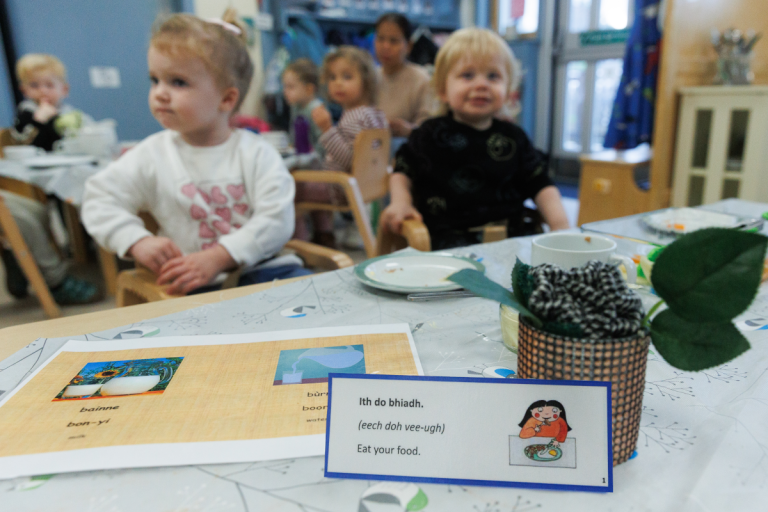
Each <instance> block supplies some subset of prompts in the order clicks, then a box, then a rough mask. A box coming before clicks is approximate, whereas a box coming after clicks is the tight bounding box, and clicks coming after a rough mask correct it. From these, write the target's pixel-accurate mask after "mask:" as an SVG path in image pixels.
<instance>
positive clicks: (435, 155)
mask: <svg viewBox="0 0 768 512" xmlns="http://www.w3.org/2000/svg"><path fill="white" fill-rule="evenodd" d="M513 70H514V56H513V55H512V51H511V50H510V49H509V46H507V44H506V43H505V42H504V40H503V39H501V37H499V36H498V35H497V34H495V33H494V32H491V31H490V30H486V29H479V28H466V29H461V30H457V31H456V32H454V33H453V34H452V35H451V36H450V37H449V38H448V40H447V41H446V42H445V44H444V45H443V47H442V48H441V49H440V52H439V53H438V55H437V60H436V64H435V74H434V88H435V91H436V93H437V97H438V98H439V99H440V102H441V104H442V114H443V115H442V116H440V117H436V118H434V119H429V120H427V121H425V122H424V123H423V124H422V125H421V126H420V127H419V128H417V129H415V130H414V131H413V132H412V134H411V136H410V137H409V139H408V142H407V143H406V144H404V145H403V146H402V147H401V148H400V149H399V151H398V152H397V155H396V162H395V169H394V170H395V172H394V173H393V174H392V176H391V177H390V194H391V197H392V202H391V204H390V205H389V206H388V207H387V208H386V209H385V210H384V211H383V212H382V215H381V222H382V226H384V228H385V229H389V230H390V231H392V232H394V233H400V229H401V227H402V222H403V220H405V219H418V220H423V222H424V223H425V224H426V226H427V228H428V229H429V234H430V237H431V240H432V249H445V248H449V247H457V246H462V245H469V244H473V243H478V242H480V238H479V236H480V235H481V233H477V232H474V231H470V228H473V227H477V226H482V225H484V224H487V223H489V222H493V221H499V220H504V219H507V220H508V227H507V229H508V234H509V236H515V234H516V233H515V232H514V228H515V226H516V225H519V224H520V219H521V216H522V212H523V202H524V201H525V200H526V199H527V198H532V199H533V200H534V202H535V203H536V206H537V207H538V209H539V211H540V212H541V214H542V216H543V217H544V221H545V222H546V223H547V224H549V227H550V228H551V229H552V230H558V229H565V228H568V219H567V217H566V214H565V210H564V208H563V205H562V202H561V200H560V193H559V191H558V190H557V188H555V186H554V185H553V184H552V181H551V180H550V179H549V177H548V176H547V169H546V166H545V161H544V159H543V158H542V157H541V156H540V154H539V152H538V151H537V150H536V149H535V148H534V147H533V145H532V144H531V141H530V140H529V139H528V137H527V136H526V134H525V132H523V130H522V129H520V128H519V127H517V126H515V125H513V124H511V123H509V122H506V121H501V120H499V119H496V118H495V116H496V115H497V114H498V113H499V112H500V111H501V110H502V108H503V107H504V105H505V103H506V102H507V101H508V100H509V98H510V95H511V93H512V92H513V91H512V90H511V86H512V84H513V83H514V82H515V77H514V75H513V73H514V71H513Z"/></svg>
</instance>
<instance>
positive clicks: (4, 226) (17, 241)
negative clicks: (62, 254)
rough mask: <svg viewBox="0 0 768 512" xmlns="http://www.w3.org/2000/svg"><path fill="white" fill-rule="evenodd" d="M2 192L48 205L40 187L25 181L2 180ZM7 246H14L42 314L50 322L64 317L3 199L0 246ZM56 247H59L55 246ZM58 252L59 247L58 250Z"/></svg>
mask: <svg viewBox="0 0 768 512" xmlns="http://www.w3.org/2000/svg"><path fill="white" fill-rule="evenodd" d="M0 190H7V191H8V192H13V193H15V194H19V195H21V196H24V197H28V198H30V199H34V200H36V201H40V202H41V203H45V202H46V196H45V192H43V191H42V190H41V189H40V188H39V187H36V186H34V185H30V184H29V183H24V182H23V181H19V180H15V179H13V178H5V177H2V176H0ZM2 242H5V243H7V244H8V245H10V246H11V250H12V251H13V254H14V256H15V257H16V261H18V263H19V266H20V267H21V270H22V272H24V276H25V277H26V278H27V281H29V284H31V285H32V289H33V290H34V291H35V295H37V299H38V300H39V301H40V305H41V306H42V307H43V311H45V314H46V315H48V317H50V318H58V317H60V316H61V310H60V309H59V306H58V305H57V304H56V301H55V300H54V299H53V296H52V295H51V291H50V290H49V289H48V285H47V284H46V282H45V279H44V278H43V274H42V273H41V272H40V268H38V266H37V263H36V262H35V258H34V257H33V256H32V253H31V252H30V250H29V247H28V246H27V243H26V242H25V241H24V237H23V236H22V234H21V230H20V229H19V226H18V225H17V224H16V221H15V220H14V218H13V215H11V211H10V210H9V209H8V206H6V204H5V201H3V198H2V197H0V243H2ZM53 245H54V247H56V244H53ZM57 249H58V247H57Z"/></svg>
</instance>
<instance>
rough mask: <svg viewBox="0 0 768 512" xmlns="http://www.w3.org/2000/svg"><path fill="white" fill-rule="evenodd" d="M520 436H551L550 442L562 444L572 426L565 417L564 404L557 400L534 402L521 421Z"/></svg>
mask: <svg viewBox="0 0 768 512" xmlns="http://www.w3.org/2000/svg"><path fill="white" fill-rule="evenodd" d="M520 427H522V430H521V431H520V437H521V438H522V439H528V438H531V437H551V438H552V441H550V443H549V444H551V445H552V446H560V443H562V442H564V441H565V438H566V437H567V436H568V431H569V430H571V427H570V426H568V421H567V420H566V419H565V409H564V408H563V404H561V403H560V402H558V401H557V400H538V401H536V402H533V403H532V404H531V405H530V406H529V407H528V409H527V410H526V411H525V416H524V417H523V421H521V422H520Z"/></svg>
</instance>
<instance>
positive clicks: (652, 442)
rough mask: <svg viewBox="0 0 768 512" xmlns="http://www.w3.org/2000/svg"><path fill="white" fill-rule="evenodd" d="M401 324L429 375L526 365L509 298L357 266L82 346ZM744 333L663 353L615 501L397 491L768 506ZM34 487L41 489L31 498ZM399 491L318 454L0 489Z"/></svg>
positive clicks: (30, 504) (268, 497) (758, 358)
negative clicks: (436, 296) (386, 279)
mask: <svg viewBox="0 0 768 512" xmlns="http://www.w3.org/2000/svg"><path fill="white" fill-rule="evenodd" d="M730 206H734V205H733V204H730ZM737 206H740V207H741V208H742V209H743V211H741V212H740V213H744V214H751V215H755V214H759V213H761V212H762V211H766V210H768V205H765V204H757V205H754V204H753V205H750V204H747V203H744V204H740V205H737ZM755 208H759V209H760V211H755ZM618 243H619V249H620V251H621V252H622V253H624V254H633V253H635V252H636V251H638V250H641V249H642V248H641V247H638V245H637V244H634V243H631V242H629V241H627V240H619V241H618ZM455 252H457V253H460V254H464V255H470V254H474V255H475V256H476V257H478V258H482V261H483V263H484V264H485V265H486V267H487V273H488V275H489V276H490V277H491V278H492V279H494V280H496V281H498V282H500V283H502V284H503V285H505V286H509V284H510V270H511V267H512V264H513V263H514V260H515V256H519V257H520V258H521V259H522V260H524V261H529V258H530V239H527V238H519V239H509V240H504V241H501V242H497V243H493V244H486V245H477V246H472V247H468V248H464V249H460V250H457V251H455ZM643 299H644V303H645V305H646V308H647V307H648V306H649V305H650V304H652V303H654V302H655V301H656V300H657V298H655V297H654V296H651V295H649V294H648V293H643ZM298 306H311V308H305V309H304V311H306V312H308V314H307V316H304V317H301V318H289V317H288V316H287V315H284V314H283V313H284V312H285V311H286V310H290V309H292V308H294V307H298ZM758 317H760V318H768V286H763V287H762V288H761V290H760V294H759V296H758V297H757V299H756V300H755V302H754V303H753V304H752V306H751V307H750V309H749V311H748V313H747V314H745V315H743V316H742V317H740V318H739V319H738V320H743V319H747V318H758ZM393 322H408V323H409V325H410V326H411V330H412V332H413V336H414V340H415V343H416V347H417V350H418V353H419V356H420V358H421V362H422V365H423V367H424V370H425V373H426V375H434V376H463V377H467V376H470V377H483V376H484V373H483V371H484V370H485V369H487V368H490V367H494V366H502V367H507V368H510V369H513V370H514V369H515V367H516V356H515V354H513V353H512V352H510V351H508V350H507V349H506V348H505V347H504V346H503V344H502V342H501V332H500V328H499V317H498V305H497V304H495V303H493V302H491V301H487V300H484V299H480V298H467V299H453V300H446V301H436V302H426V303H411V302H406V301H405V300H404V298H403V297H402V296H398V295H394V294H390V293H386V292H380V291H375V290H369V289H366V288H364V287H363V286H362V285H361V284H360V283H358V282H357V280H356V279H355V278H354V276H353V275H352V269H343V270H339V271H336V272H332V273H327V274H321V275H317V276H313V277H312V278H311V279H306V280H303V281H298V282H295V283H292V284H288V285H285V286H282V287H279V288H275V289H272V290H268V291H264V292H261V293H257V294H254V295H250V296H247V297H243V298H239V299H234V300H230V301H226V302H220V303H215V304H208V305H205V306H202V307H199V308H196V309H190V310H187V311H183V312H181V313H175V314H172V315H168V316H165V317H161V318H155V319H152V320H149V321H146V322H139V323H138V324H133V325H131V326H125V327H121V328H116V329H110V330H108V331H102V332H97V333H91V334H87V335H84V336H79V337H75V338H78V339H84V340H96V339H99V340H101V339H112V338H114V337H115V336H116V335H117V334H119V333H121V332H123V331H126V330H129V329H130V328H131V327H134V326H135V325H145V326H153V327H157V328H159V329H160V334H159V335H158V336H172V335H199V334H228V333H245V332H264V331H274V330H283V329H296V328H306V327H319V326H332V325H360V324H381V323H393ZM767 322H768V321H767ZM83 328H84V329H86V328H87V324H85V323H84V325H83ZM745 335H746V337H747V338H748V339H749V341H750V343H751V344H752V350H750V351H749V352H747V353H746V354H744V355H742V356H741V357H739V358H737V359H736V360H734V361H732V362H730V363H728V364H726V365H723V366H721V367H719V368H715V369H712V370H708V371H705V372H700V373H685V372H681V371H678V370H676V369H674V368H672V367H670V366H669V365H668V364H666V363H665V362H664V361H662V360H661V359H660V358H659V356H658V355H657V354H656V353H655V351H653V349H652V352H651V354H650V357H649V365H648V374H647V384H646V391H645V397H644V402H643V408H644V414H643V416H642V420H641V427H640V439H639V443H638V447H637V456H636V457H635V458H633V459H631V460H629V461H628V462H626V463H624V464H622V465H620V466H618V467H616V468H615V472H614V485H615V491H614V493H612V494H606V495H601V494H592V493H571V492H555V491H532V490H528V489H501V488H491V487H464V486H449V485H427V484H418V485H416V484H397V485H398V486H400V488H401V489H405V491H404V492H410V493H412V494H415V490H416V488H420V489H421V490H422V492H423V493H424V494H425V495H426V497H427V499H428V505H427V507H426V509H425V510H436V511H449V510H461V511H488V512H491V511H493V512H512V511H517V512H523V511H532V510H545V511H550V510H551V511H558V512H560V511H590V512H591V511H596V510H616V511H629V510H632V511H646V510H647V511H654V512H656V511H673V510H674V511H675V512H694V511H703V510H713V511H725V510H762V509H764V508H765V502H766V499H765V498H766V490H768V428H766V425H768V330H756V331H752V332H747V333H745ZM70 338H71V337H70ZM70 338H58V339H54V338H47V339H40V340H38V341H36V342H34V343H32V344H30V345H29V346H28V347H26V348H25V349H23V350H21V351H19V352H18V353H16V354H15V355H14V356H12V357H10V358H8V359H6V360H5V361H3V362H0V389H5V390H7V389H10V388H11V387H13V386H14V385H16V384H17V383H18V382H19V381H20V380H21V379H22V378H23V377H24V376H25V375H27V374H28V372H30V371H31V370H33V369H34V368H36V367H37V365H39V364H40V363H41V362H42V361H44V360H45V359H46V358H47V357H49V356H50V355H51V354H53V353H54V352H55V351H56V349H57V348H58V347H60V346H61V344H62V343H64V341H65V340H67V339H70ZM491 373H492V372H486V374H485V375H486V376H487V375H489V374H491ZM500 406H503V404H500ZM512 428H513V426H510V429H512ZM30 487H36V488H34V489H31V490H23V489H26V488H30ZM395 494H396V493H394V492H393V491H392V488H391V484H382V483H378V482H372V481H362V480H330V479H325V478H323V459H322V458H321V457H312V458H304V459H294V460H281V461H271V462H259V463H252V464H225V465H216V466H189V467H168V468H151V469H135V470H116V471H96V472H89V473H77V474H60V475H55V476H53V477H52V478H50V479H45V480H32V479H29V478H20V479H16V480H8V481H0V510H3V511H5V510H8V511H14V512H17V511H18V512H25V511H33V510H61V511H70V510H71V511H78V512H81V511H88V510H110V511H135V510H141V511H182V510H184V511H187V510H191V511H225V510H226V511H237V512H240V511H251V512H252V511H256V510H259V511H260V510H270V511H334V512H335V511H344V510H349V511H357V510H360V511H365V510H368V511H374V510H404V508H405V507H404V506H400V507H397V506H394V505H393V504H391V500H393V499H395V498H394V496H395ZM412 494H411V495H412ZM387 500H390V504H389V505H388V504H387Z"/></svg>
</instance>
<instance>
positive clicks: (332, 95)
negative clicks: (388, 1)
mask: <svg viewBox="0 0 768 512" xmlns="http://www.w3.org/2000/svg"><path fill="white" fill-rule="evenodd" d="M321 79H322V82H323V84H325V85H326V87H327V88H328V97H329V99H330V100H331V101H333V102H334V103H337V104H339V105H340V106H341V108H342V114H341V119H339V123H338V124H337V125H336V126H333V123H332V121H331V114H330V113H329V112H328V109H326V108H325V107H324V106H322V107H318V108H315V109H314V110H313V111H312V120H313V121H314V122H315V124H316V125H317V126H318V127H319V128H320V130H321V131H322V132H323V134H322V135H321V136H320V144H322V146H323V148H324V150H325V163H324V167H325V168H326V169H331V170H337V171H343V172H351V170H352V151H353V147H354V143H355V137H356V136H357V134H358V133H360V132H361V131H363V130H369V129H374V128H388V127H389V125H388V124H387V118H386V116H385V115H384V113H383V112H382V111H381V110H379V109H378V108H376V107H375V106H374V105H375V104H376V96H377V93H378V87H377V78H376V68H375V66H374V63H373V58H372V57H371V55H370V54H369V53H368V52H365V51H363V50H360V49H359V48H355V47H353V46H340V47H339V48H338V49H336V50H335V51H332V52H330V53H328V55H326V56H325V59H324V60H323V69H322V74H321ZM304 185H308V186H303V187H301V189H299V190H298V191H297V194H296V196H297V199H298V200H302V201H316V202H326V203H330V202H334V201H340V200H341V198H340V197H338V196H339V194H338V193H337V192H336V191H334V189H333V188H332V187H330V186H328V185H325V184H304ZM318 213H319V214H320V215H318V216H317V217H315V218H314V220H315V234H314V237H313V239H312V241H313V242H315V243H318V244H321V245H325V246H328V247H334V246H335V245H336V237H335V236H334V234H333V216H332V215H331V213H330V212H318Z"/></svg>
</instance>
